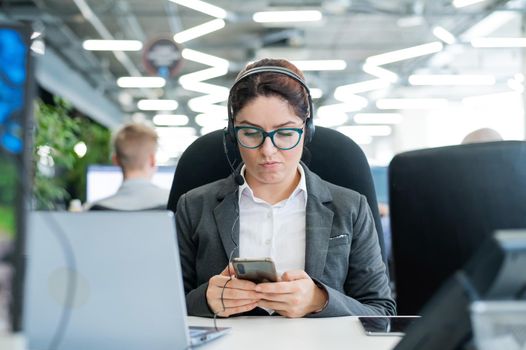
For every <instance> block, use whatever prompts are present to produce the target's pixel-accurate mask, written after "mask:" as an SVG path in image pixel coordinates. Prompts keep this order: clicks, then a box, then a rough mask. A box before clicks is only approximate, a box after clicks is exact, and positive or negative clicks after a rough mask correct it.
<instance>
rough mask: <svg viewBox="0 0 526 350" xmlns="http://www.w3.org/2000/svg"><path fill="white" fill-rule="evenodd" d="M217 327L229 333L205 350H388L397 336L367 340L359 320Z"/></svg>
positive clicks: (234, 322) (230, 322)
mask: <svg viewBox="0 0 526 350" xmlns="http://www.w3.org/2000/svg"><path fill="white" fill-rule="evenodd" d="M188 323H189V324H190V325H191V326H213V320H212V319H210V318H201V317H188ZM218 327H231V328H232V329H231V330H230V332H229V333H228V334H227V335H225V336H223V337H221V338H219V339H216V340H214V341H212V342H210V343H209V344H207V345H205V346H203V347H202V349H203V350H213V349H230V350H235V349H251V350H258V349H265V350H269V349H273V348H275V349H278V348H279V349H302V350H309V349H352V350H370V349H375V350H384V349H385V350H387V349H392V348H394V347H395V345H396V344H397V343H398V342H399V341H400V339H401V338H400V337H397V336H368V335H366V334H365V333H364V331H363V328H362V326H361V324H360V321H358V317H332V318H318V319H313V318H299V319H287V318H282V317H234V318H227V319H218Z"/></svg>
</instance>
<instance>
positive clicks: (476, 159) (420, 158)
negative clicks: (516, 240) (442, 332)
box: [389, 141, 526, 314]
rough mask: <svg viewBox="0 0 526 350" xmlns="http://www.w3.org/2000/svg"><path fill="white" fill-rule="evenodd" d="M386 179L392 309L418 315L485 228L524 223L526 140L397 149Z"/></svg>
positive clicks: (525, 225) (478, 241)
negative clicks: (393, 291)
mask: <svg viewBox="0 0 526 350" xmlns="http://www.w3.org/2000/svg"><path fill="white" fill-rule="evenodd" d="M389 184H390V186H389V187H390V189H389V191H390V197H389V198H390V212H391V230H392V239H393V255H394V274H395V276H394V280H395V284H396V291H397V305H398V313H399V314H418V313H419V311H420V309H421V307H422V306H423V305H424V304H425V303H426V302H427V301H428V299H429V298H430V297H431V296H432V295H433V293H434V292H435V291H436V290H437V289H438V288H439V287H440V285H441V284H442V283H443V282H444V281H445V280H446V279H447V278H448V277H449V276H451V275H452V274H453V273H454V272H455V271H456V270H458V269H460V268H461V267H462V266H463V265H464V264H465V262H466V261H467V260H468V259H469V257H470V256H471V255H472V254H473V253H474V251H475V250H476V249H477V248H478V247H479V245H480V244H481V242H483V241H484V239H485V238H486V237H488V236H489V235H491V234H492V233H493V231H495V230H496V229H507V228H526V142H522V141H502V142H488V143H479V144H469V145H460V146H448V147H440V148H434V149H426V150H419V151H413V152H406V153H402V154H399V155H397V156H396V157H395V158H393V160H392V162H391V164H390V166H389Z"/></svg>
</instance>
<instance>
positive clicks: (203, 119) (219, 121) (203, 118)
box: [195, 113, 227, 129]
mask: <svg viewBox="0 0 526 350" xmlns="http://www.w3.org/2000/svg"><path fill="white" fill-rule="evenodd" d="M195 122H196V124H197V125H199V126H202V127H209V128H218V129H221V128H224V127H225V126H226V124H227V120H226V119H224V118H218V117H217V116H215V115H213V114H204V113H203V114H198V115H197V116H196V117H195Z"/></svg>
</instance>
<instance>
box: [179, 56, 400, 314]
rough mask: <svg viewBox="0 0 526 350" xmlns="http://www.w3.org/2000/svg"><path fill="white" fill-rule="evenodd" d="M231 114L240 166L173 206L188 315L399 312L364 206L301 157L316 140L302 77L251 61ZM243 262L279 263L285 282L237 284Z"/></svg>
mask: <svg viewBox="0 0 526 350" xmlns="http://www.w3.org/2000/svg"><path fill="white" fill-rule="evenodd" d="M228 108H229V120H228V127H227V132H226V135H227V136H226V137H228V138H229V139H231V140H232V141H233V142H235V143H236V144H237V147H238V149H239V152H240V154H241V158H242V160H243V163H244V164H243V166H242V167H240V168H238V169H237V170H235V171H234V173H233V174H232V176H229V177H227V178H225V179H222V180H218V181H216V182H213V183H210V184H206V185H204V186H201V187H198V188H196V189H193V190H191V191H189V192H187V193H185V194H184V195H182V196H181V197H180V199H179V201H178V205H177V212H176V223H177V234H178V243H179V251H180V256H181V265H182V269H183V279H184V287H185V293H186V305H187V310H188V314H189V315H195V316H221V317H228V316H231V315H239V314H252V315H254V314H258V315H269V314H272V313H277V314H279V315H282V316H285V317H304V316H305V317H328V316H343V315H368V314H369V315H392V314H395V313H396V306H395V302H394V300H393V299H392V297H391V290H390V289H389V280H388V277H387V273H386V267H385V264H384V263H383V260H382V257H381V252H380V246H379V243H378V236H377V233H376V229H375V226H374V221H373V218H372V214H371V211H370V208H369V206H368V204H367V200H366V199H365V197H364V196H363V195H360V194H359V193H357V192H354V191H352V190H349V189H346V188H343V187H339V186H336V185H333V184H330V183H328V182H326V181H324V180H322V179H321V178H320V177H318V176H317V175H316V174H314V173H313V172H311V171H310V170H309V169H308V167H307V166H306V165H305V164H303V163H302V162H301V161H300V160H301V157H302V153H303V147H304V145H305V144H307V143H308V142H309V141H310V139H311V138H312V135H313V133H314V124H313V120H312V101H311V99H310V95H309V92H308V88H307V87H306V85H305V83H304V80H303V74H302V73H301V71H299V70H298V69H297V68H296V67H295V66H294V65H292V64H291V63H290V62H288V61H286V60H276V59H263V60H260V61H258V62H255V63H253V64H250V65H248V66H247V67H246V68H245V69H244V70H243V71H242V72H241V73H240V74H239V75H238V78H237V79H236V82H235V83H234V86H233V87H232V88H231V90H230V97H229V101H228ZM225 148H226V147H225ZM328 156H330V155H328ZM236 256H239V257H257V258H259V257H270V258H272V259H273V260H274V261H275V263H276V269H277V270H278V273H279V274H280V279H279V281H278V282H272V283H270V282H267V283H259V284H256V283H254V282H251V281H248V280H243V279H238V278H236V277H235V276H233V269H232V268H231V267H229V263H230V261H231V258H232V257H236Z"/></svg>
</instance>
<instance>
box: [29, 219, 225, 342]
mask: <svg viewBox="0 0 526 350" xmlns="http://www.w3.org/2000/svg"><path fill="white" fill-rule="evenodd" d="M27 240H28V241H27V245H26V250H27V270H26V281H25V282H26V289H25V296H24V315H23V320H24V321H23V322H24V333H25V335H26V338H27V340H28V345H29V346H28V349H29V350H32V349H50V348H53V349H66V350H69V349H75V350H84V349H85V350H88V349H89V350H93V349H105V350H113V349H115V350H117V349H119V350H121V349H127V350H135V349H137V350H139V349H141V350H143V349H149V350H165V349H166V350H168V349H170V350H178V349H187V348H189V347H193V346H197V345H200V344H202V343H204V342H207V341H209V340H212V339H215V338H217V337H219V336H221V335H223V334H225V332H226V331H227V330H228V329H225V328H222V329H219V331H216V329H215V328H214V327H210V328H205V327H196V328H195V329H193V330H192V331H190V328H189V327H188V324H187V318H186V303H185V295H184V288H183V281H182V273H181V265H180V262H179V253H178V247H177V239H176V233H175V218H174V215H173V213H172V212H169V211H162V212H154V211H148V212H116V211H114V212H109V211H106V212H102V211H99V212H87V213H67V212H32V213H30V216H29V230H28V237H27ZM73 282H74V283H73ZM210 322H211V323H212V320H211V321H210ZM191 334H192V336H191Z"/></svg>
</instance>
